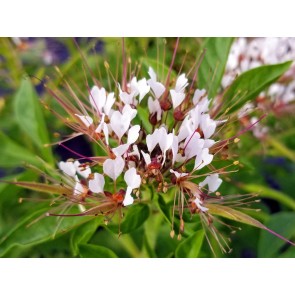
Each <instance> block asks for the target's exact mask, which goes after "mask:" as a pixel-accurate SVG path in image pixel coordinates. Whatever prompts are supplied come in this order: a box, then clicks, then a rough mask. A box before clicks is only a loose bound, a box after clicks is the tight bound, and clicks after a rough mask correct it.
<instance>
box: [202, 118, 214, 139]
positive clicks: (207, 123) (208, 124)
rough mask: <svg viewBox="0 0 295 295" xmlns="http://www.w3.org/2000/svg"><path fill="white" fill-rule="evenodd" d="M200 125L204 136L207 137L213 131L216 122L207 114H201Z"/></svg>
mask: <svg viewBox="0 0 295 295" xmlns="http://www.w3.org/2000/svg"><path fill="white" fill-rule="evenodd" d="M200 125H201V128H202V131H203V133H204V137H205V138H209V137H210V136H211V135H212V134H213V133H214V132H215V129H216V122H215V121H214V120H212V119H211V118H210V116H209V115H208V114H204V115H202V117H201V123H200Z"/></svg>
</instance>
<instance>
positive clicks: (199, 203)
mask: <svg viewBox="0 0 295 295" xmlns="http://www.w3.org/2000/svg"><path fill="white" fill-rule="evenodd" d="M194 203H195V204H196V205H197V207H198V208H199V209H200V210H201V211H202V212H206V211H208V210H209V209H208V208H206V207H204V206H202V204H203V202H202V201H201V200H200V199H199V198H198V197H196V198H195V200H194Z"/></svg>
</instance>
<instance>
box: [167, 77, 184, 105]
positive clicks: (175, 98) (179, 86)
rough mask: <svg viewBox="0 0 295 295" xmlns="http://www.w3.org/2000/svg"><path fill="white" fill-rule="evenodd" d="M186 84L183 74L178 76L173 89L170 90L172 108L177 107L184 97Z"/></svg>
mask: <svg viewBox="0 0 295 295" xmlns="http://www.w3.org/2000/svg"><path fill="white" fill-rule="evenodd" d="M187 85H188V83H187V78H186V77H185V74H182V75H180V76H179V77H178V79H177V81H176V86H175V89H171V90H170V94H171V99H172V104H173V108H174V109H175V108H177V107H178V106H179V105H180V104H181V103H182V102H183V100H184V99H185V93H184V89H185V87H186V86H187Z"/></svg>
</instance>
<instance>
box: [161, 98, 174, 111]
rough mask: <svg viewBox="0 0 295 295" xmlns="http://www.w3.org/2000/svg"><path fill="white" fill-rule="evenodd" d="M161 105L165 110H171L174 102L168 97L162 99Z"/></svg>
mask: <svg viewBox="0 0 295 295" xmlns="http://www.w3.org/2000/svg"><path fill="white" fill-rule="evenodd" d="M160 106H161V109H162V110H163V111H169V110H170V109H171V108H172V104H171V102H170V101H169V100H168V98H167V99H162V100H160Z"/></svg>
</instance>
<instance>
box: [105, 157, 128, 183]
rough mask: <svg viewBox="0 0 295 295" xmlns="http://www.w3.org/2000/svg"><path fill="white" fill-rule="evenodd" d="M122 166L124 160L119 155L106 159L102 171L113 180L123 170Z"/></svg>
mask: <svg viewBox="0 0 295 295" xmlns="http://www.w3.org/2000/svg"><path fill="white" fill-rule="evenodd" d="M124 166H125V161H124V160H123V159H122V158H121V157H117V158H116V159H114V160H112V159H107V160H105V161H104V163H103V172H104V173H105V174H106V175H108V176H109V177H110V178H112V179H113V180H114V181H115V180H116V179H117V178H118V176H119V175H120V174H121V173H122V172H123V169H124Z"/></svg>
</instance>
